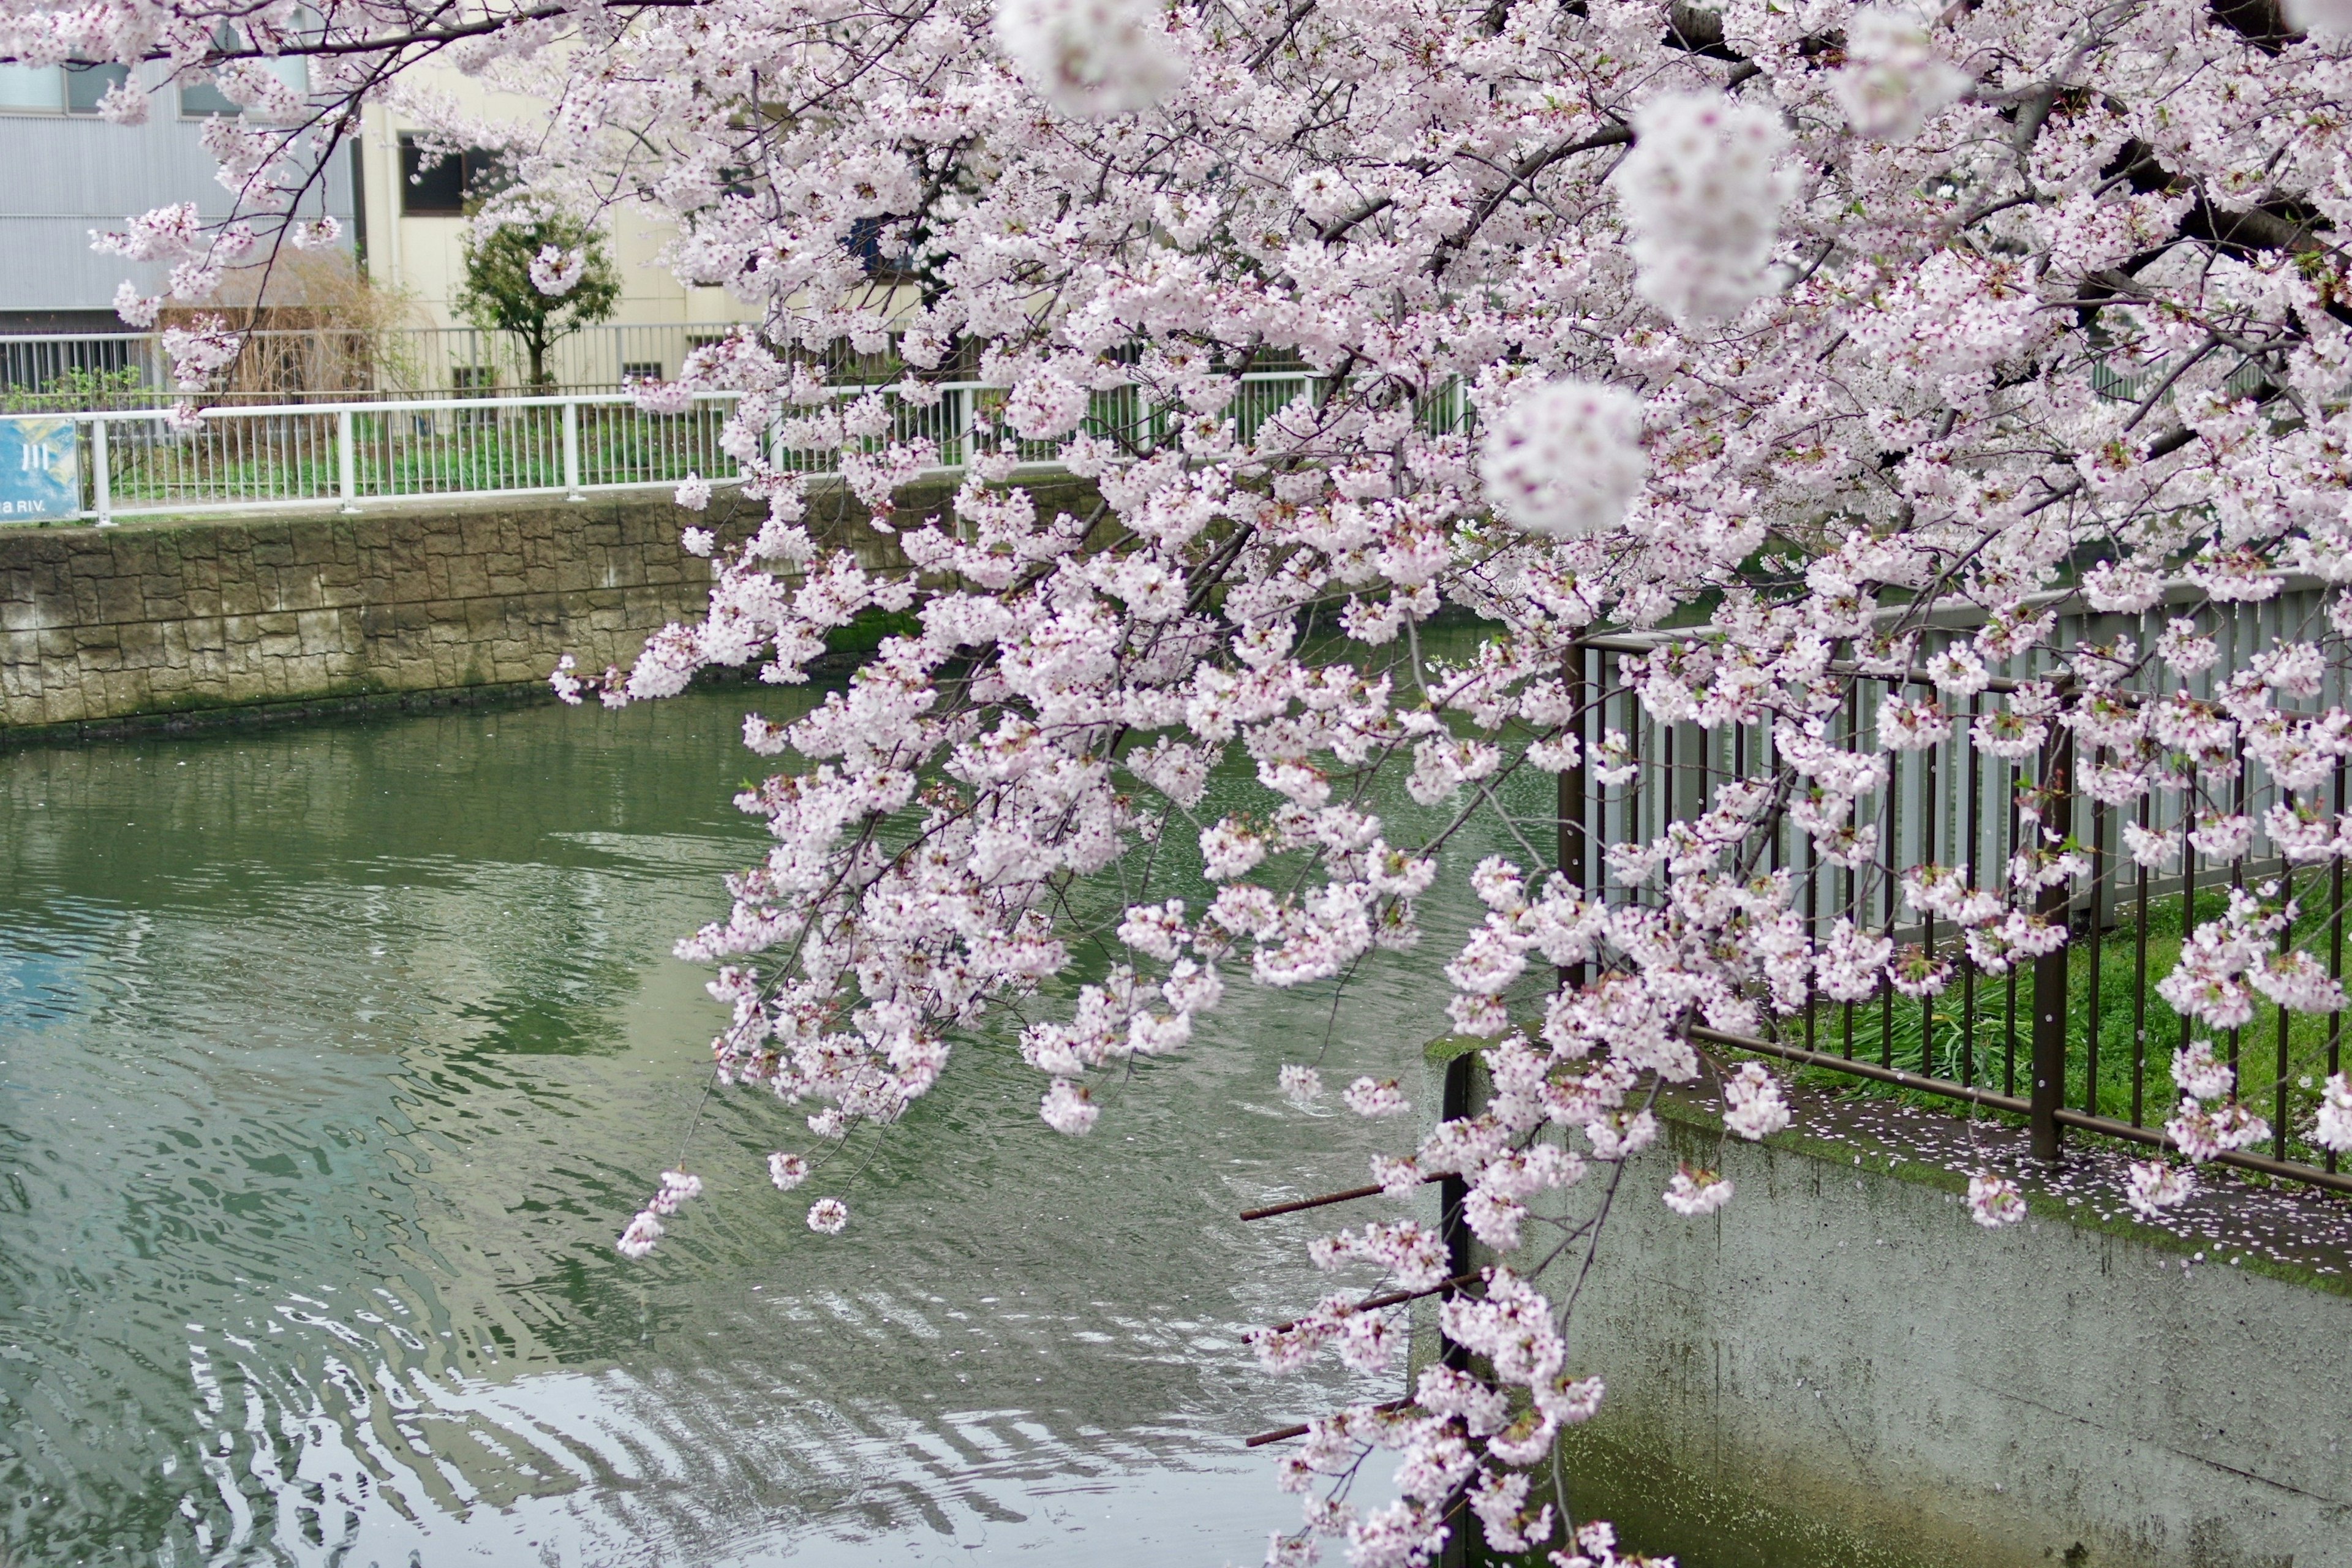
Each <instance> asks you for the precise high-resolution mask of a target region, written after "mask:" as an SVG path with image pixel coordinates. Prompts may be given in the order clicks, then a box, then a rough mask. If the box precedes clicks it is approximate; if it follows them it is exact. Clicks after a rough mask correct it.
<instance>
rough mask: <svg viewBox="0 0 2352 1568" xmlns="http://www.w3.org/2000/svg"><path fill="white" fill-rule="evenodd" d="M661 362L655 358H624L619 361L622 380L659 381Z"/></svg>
mask: <svg viewBox="0 0 2352 1568" xmlns="http://www.w3.org/2000/svg"><path fill="white" fill-rule="evenodd" d="M661 378H662V362H661V361H659V360H657V359H625V360H623V361H622V362H621V379H622V380H623V381H659V380H660V379H661Z"/></svg>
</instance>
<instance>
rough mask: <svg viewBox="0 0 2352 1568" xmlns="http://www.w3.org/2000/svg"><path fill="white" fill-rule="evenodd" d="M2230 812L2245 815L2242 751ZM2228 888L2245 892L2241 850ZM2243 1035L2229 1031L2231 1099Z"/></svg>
mask: <svg viewBox="0 0 2352 1568" xmlns="http://www.w3.org/2000/svg"><path fill="white" fill-rule="evenodd" d="M2230 810H2231V813H2232V814H2233V815H2235V816H2244V815H2245V814H2246V753H2245V752H2243V751H2241V752H2239V753H2238V771H2237V784H2236V785H2235V787H2234V788H2233V789H2232V790H2231V795H2230ZM2249 847H2251V840H2249ZM2230 887H2231V889H2232V890H2233V891H2237V892H2243V891H2244V890H2245V888H2246V857H2245V853H2244V851H2242V850H2241V851H2240V852H2239V853H2238V854H2237V855H2236V856H2235V857H2233V858H2231V861H2230ZM2188 934H2189V933H2188V932H2186V931H2183V932H2182V933H2181V935H2182V937H2183V938H2184V939H2185V938H2186V937H2187V936H2188ZM2243 1033H2244V1031H2243V1030H2242V1029H2231V1031H2230V1082H2231V1088H2232V1095H2233V1098H2234V1093H2235V1090H2236V1089H2238V1088H2240V1087H2242V1085H2243V1084H2244V1083H2245V1079H2242V1078H2241V1077H2239V1076H2238V1039H2239V1037H2240V1036H2241V1035H2242V1034H2243Z"/></svg>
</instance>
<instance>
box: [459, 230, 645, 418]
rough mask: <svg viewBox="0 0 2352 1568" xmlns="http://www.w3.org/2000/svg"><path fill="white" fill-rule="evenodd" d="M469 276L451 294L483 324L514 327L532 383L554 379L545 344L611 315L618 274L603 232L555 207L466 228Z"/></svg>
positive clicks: (461, 311)
mask: <svg viewBox="0 0 2352 1568" xmlns="http://www.w3.org/2000/svg"><path fill="white" fill-rule="evenodd" d="M465 258H466V280H465V282H464V283H463V284H462V285H461V286H460V287H459V288H458V290H457V296H456V298H455V300H453V301H452V302H453V303H454V304H455V305H456V306H457V311H458V313H459V314H461V315H463V316H464V317H465V318H466V319H467V321H471V322H473V323H474V324H475V325H476V326H478V327H480V328H482V329H483V330H484V331H500V332H512V333H513V334H514V335H515V336H516V337H518V338H520V339H521V340H522V347H523V353H524V354H525V356H526V357H527V358H528V359H529V360H530V385H531V386H533V387H534V388H537V387H545V386H551V385H552V384H554V377H553V376H551V374H549V372H548V369H547V351H548V350H549V349H550V348H551V347H553V346H554V345H555V344H557V343H559V342H562V341H563V340H564V339H565V338H568V337H570V336H571V335H572V333H574V332H576V331H579V330H580V329H581V328H583V327H586V326H593V325H594V324H595V323H596V322H598V321H609V320H610V319H611V318H612V314H613V311H614V308H615V307H616V306H617V305H619V303H620V301H621V278H620V274H619V273H618V272H617V271H615V270H614V267H613V258H612V257H611V256H610V255H609V254H608V253H607V252H606V251H605V248H604V236H602V235H600V234H598V233H597V232H596V231H595V229H593V227H591V226H589V225H588V224H586V223H584V222H583V221H582V220H581V219H579V218H576V217H572V216H569V215H566V214H562V213H552V214H547V215H543V216H535V217H530V218H507V219H505V220H503V221H500V222H499V224H498V225H497V226H495V227H492V228H490V229H488V231H487V232H484V231H481V230H477V231H476V232H474V233H472V234H470V235H468V236H467V239H466V245H465Z"/></svg>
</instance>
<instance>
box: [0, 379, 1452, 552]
mask: <svg viewBox="0 0 2352 1568" xmlns="http://www.w3.org/2000/svg"><path fill="white" fill-rule="evenodd" d="M1315 389H1316V383H1315V382H1314V380H1313V378H1311V377H1309V376H1307V375H1306V374H1299V373H1292V372H1259V373H1255V374H1250V375H1246V376H1244V377H1243V378H1242V381H1241V385H1240V386H1239V388H1238V390H1237V392H1236V395H1235V396H1234V401H1233V402H1232V404H1231V405H1229V406H1228V407H1227V408H1226V409H1225V410H1224V411H1223V414H1222V415H1221V416H1220V417H1221V418H1223V419H1227V420H1230V421H1232V423H1233V424H1234V427H1235V434H1236V436H1237V437H1238V438H1239V439H1240V440H1243V441H1248V440H1250V439H1252V438H1254V437H1255V436H1256V435H1257V433H1258V431H1259V429H1260V428H1261V427H1262V426H1264V425H1265V422H1266V421H1267V420H1268V419H1269V418H1272V417H1273V416H1275V415H1276V413H1278V412H1279V411H1280V410H1281V409H1282V408H1283V407H1285V406H1286V405H1289V404H1290V403H1292V402H1293V401H1295V400H1296V399H1297V398H1299V397H1302V396H1311V395H1313V394H1314V392H1315ZM1005 395H1006V394H1005V389H1004V388H1002V387H997V386H989V385H983V384H978V383H973V382H950V383H946V384H933V385H930V386H927V387H925V388H923V389H922V392H921V393H920V394H919V396H917V397H913V398H910V397H908V396H906V395H903V394H902V393H901V391H900V389H899V387H898V385H895V384H894V385H891V386H880V387H877V386H855V385H853V386H844V387H839V388H836V389H835V396H836V405H835V408H834V409H833V410H829V411H827V410H809V409H800V408H795V409H792V410H789V411H787V412H785V413H782V414H780V415H779V416H778V417H777V418H775V419H774V420H772V421H771V422H770V424H769V425H768V426H767V427H766V428H765V429H764V430H763V431H762V432H761V435H760V438H759V447H760V454H761V457H762V458H765V459H766V460H768V461H770V462H772V463H773V464H775V465H776V466H777V467H779V468H784V469H786V470H788V471H792V472H798V473H805V474H812V475H814V474H831V473H837V472H839V471H840V470H841V469H842V468H843V466H844V462H845V458H846V459H847V460H850V461H855V460H856V459H857V458H860V457H872V456H877V455H879V454H881V453H882V452H884V451H886V450H887V449H889V448H890V447H894V446H896V447H900V448H902V449H904V450H908V451H911V452H912V453H913V455H914V456H915V458H916V459H917V468H918V470H919V472H920V473H922V474H925V475H930V476H938V475H951V474H955V473H959V472H961V471H962V470H963V469H964V468H966V467H967V466H968V465H969V464H970V462H971V460H972V458H973V456H974V455H975V453H976V452H980V451H997V452H1003V453H1010V454H1012V455H1013V457H1014V458H1016V459H1017V460H1018V461H1019V462H1021V463H1023V464H1028V465H1038V464H1048V463H1051V462H1053V461H1055V458H1057V456H1058V454H1059V452H1060V448H1061V443H1060V442H1059V441H1058V440H1052V441H1026V440H1022V439H1020V438H1019V437H1016V436H1015V435H1014V434H1013V432H1012V431H1011V430H1010V429H1009V428H1007V427H1006V426H1005V425H1004V422H1003V405H1004V399H1005ZM737 397H738V395H736V394H733V393H707V394H700V395H697V396H695V397H694V398H693V399H692V401H691V402H690V403H689V404H688V406H687V407H686V408H684V409H683V410H682V411H680V412H677V413H660V414H656V413H647V412H646V411H644V410H642V409H640V408H638V407H637V406H636V405H635V402H634V401H633V400H632V399H631V398H630V397H629V396H628V395H624V394H614V393H590V394H564V395H553V396H539V397H434V398H408V399H386V400H367V401H353V402H343V403H310V404H278V405H220V406H209V407H207V408H205V411H204V421H203V425H202V427H201V428H198V429H193V430H186V429H180V428H175V427H174V426H173V423H172V421H171V418H170V416H169V415H168V414H167V412H166V411H164V410H163V409H158V408H152V407H150V408H138V409H123V410H100V411H81V412H74V413H58V414H48V415H40V414H34V415H15V416H5V415H0V444H5V443H6V442H7V441H9V440H14V441H15V442H16V447H12V448H10V449H11V450H18V449H21V454H31V453H34V452H36V451H37V452H39V453H40V454H41V456H40V457H39V458H38V459H37V460H36V459H35V458H33V457H31V456H21V455H20V458H19V459H16V460H12V463H7V464H0V468H5V469H6V470H7V471H4V472H0V522H6V521H16V522H27V521H72V520H80V521H96V522H98V523H100V525H105V524H109V523H111V522H112V521H114V520H116V519H117V518H122V517H136V516H157V515H183V514H195V513H204V512H214V511H243V510H257V509H273V508H305V507H321V506H340V507H341V508H344V509H346V510H351V509H357V508H359V507H362V506H364V505H367V504H370V503H375V502H387V501H407V500H428V499H430V500H468V499H479V498H488V497H497V496H520V495H561V496H566V497H570V498H574V499H577V498H581V497H584V496H586V495H589V494H592V493H595V492H604V491H622V490H632V489H660V488H666V487H670V486H675V485H677V483H679V482H680V481H681V480H684V479H687V478H688V476H689V475H699V476H700V477H701V478H702V479H706V480H708V481H709V482H710V483H711V484H712V485H714V486H726V485H730V484H734V483H738V482H740V479H741V477H742V470H741V465H740V463H739V462H738V461H737V459H736V458H735V456H734V455H732V454H731V453H730V452H729V451H728V450H727V449H726V447H724V446H723V445H722V444H721V439H720V437H721V433H722V429H723V427H724V426H725V425H726V422H727V418H728V416H729V415H730V413H731V411H732V408H733V405H735V403H736V401H737ZM868 398H871V399H874V400H877V404H878V408H877V410H875V417H871V418H866V417H861V416H862V415H863V414H865V412H866V411H865V410H864V409H862V408H861V407H860V406H859V405H860V404H861V403H862V402H863V400H866V399H868ZM828 412H829V413H835V414H841V415H843V416H844V418H845V423H847V424H849V425H850V426H853V427H854V432H855V433H853V434H852V435H851V436H850V437H849V438H848V439H846V440H845V442H844V443H843V444H842V445H840V446H834V445H831V444H830V443H829V441H828V440H827V439H824V438H821V433H820V432H816V431H814V430H812V429H811V428H810V427H809V416H811V415H812V414H822V413H828ZM1461 413H1462V410H1461V405H1460V400H1459V398H1458V396H1457V395H1454V394H1453V393H1451V392H1449V393H1447V394H1446V395H1442V396H1440V397H1439V398H1436V399H1433V400H1432V402H1431V405H1430V406H1429V407H1428V408H1427V409H1425V410H1423V415H1424V417H1425V418H1427V419H1428V420H1429V421H1430V422H1431V423H1432V424H1433V426H1444V427H1450V426H1451V423H1452V422H1453V421H1454V420H1456V419H1458V418H1459V417H1461ZM1183 420H1184V416H1183V414H1182V411H1181V409H1178V408H1173V407H1166V406H1159V405H1150V404H1148V403H1147V402H1146V401H1145V400H1143V399H1142V398H1141V397H1140V396H1139V393H1138V391H1137V389H1136V388H1134V387H1131V386H1129V387H1118V388H1114V389H1111V390H1109V391H1107V392H1098V393H1096V394H1094V395H1092V399H1091V406H1090V408H1089V411H1088V414H1087V418H1086V421H1085V425H1084V428H1085V429H1087V431H1089V432H1090V433H1092V434H1095V435H1097V436H1100V437H1105V438H1108V439H1112V440H1116V441H1118V442H1119V443H1120V444H1122V445H1124V446H1127V447H1133V448H1140V449H1146V450H1149V449H1153V448H1157V447H1161V446H1164V445H1167V444H1170V443H1171V442H1173V441H1175V440H1176V439H1178V438H1179V437H1180V436H1181V426H1182V424H1183Z"/></svg>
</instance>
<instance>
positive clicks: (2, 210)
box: [0, 88, 352, 332]
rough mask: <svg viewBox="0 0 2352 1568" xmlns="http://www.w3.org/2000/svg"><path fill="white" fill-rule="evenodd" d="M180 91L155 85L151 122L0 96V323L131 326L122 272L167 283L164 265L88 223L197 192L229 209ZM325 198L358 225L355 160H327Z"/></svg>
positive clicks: (22, 327)
mask: <svg viewBox="0 0 2352 1568" xmlns="http://www.w3.org/2000/svg"><path fill="white" fill-rule="evenodd" d="M179 108H180V104H179V95H178V93H177V92H176V90H174V89H168V88H167V89H163V90H162V91H160V92H158V93H157V94H156V95H155V99H154V102H153V106H152V109H151V110H150V111H149V115H148V120H147V123H146V124H144V125H112V124H109V123H108V122H107V121H103V120H100V119H99V118H97V117H96V116H95V115H84V114H72V115H68V114H64V113H38V112H27V111H25V110H12V109H6V108H0V169H5V171H6V177H5V180H0V257H5V258H6V265H5V266H0V332H9V331H16V332H22V331H128V330H129V329H127V328H125V327H124V326H123V324H122V323H121V321H118V320H117V319H116V318H115V315H114V309H113V301H114V291H115V288H116V286H117V285H119V284H120V283H121V281H122V280H123V279H126V278H128V279H131V281H132V282H133V283H135V284H137V285H138V286H139V288H140V289H141V291H142V292H144V293H158V292H161V290H162V286H163V273H164V270H165V269H164V268H163V267H162V266H160V265H157V264H155V263H152V262H149V263H134V262H129V261H125V260H124V259H123V258H121V257H118V256H104V255H100V253H98V252H97V251H94V250H92V249H91V248H90V244H89V241H90V231H91V230H93V229H100V230H103V229H119V228H121V226H122V225H123V220H124V219H125V218H127V217H129V216H131V215H132V214H134V213H142V212H146V211H148V210H150V209H152V208H154V207H159V206H163V205H168V204H170V203H173V202H184V201H193V202H194V203H195V204H196V208H197V210H198V211H199V212H201V213H202V214H204V215H205V216H206V217H209V218H219V217H225V216H227V213H228V209H229V195H228V193H227V192H226V191H225V190H223V189H222V188H221V185H220V182H219V181H218V180H216V179H215V178H214V167H215V166H214V163H213V160H212V156H211V154H209V153H206V152H205V147H204V142H203V134H204V121H202V120H201V119H195V118H189V117H185V116H183V115H182V114H181V113H179V112H178V110H179ZM326 184H327V188H326V192H325V200H324V206H323V208H322V207H321V206H320V202H319V198H317V197H313V198H311V200H310V202H308V203H306V204H305V208H304V210H305V213H306V215H308V216H316V215H317V214H318V213H320V211H321V210H323V211H327V212H331V213H333V214H334V215H335V216H338V217H340V218H341V219H342V220H343V224H344V228H345V232H346V234H347V235H348V234H349V233H350V230H351V216H352V184H351V162H350V160H349V159H348V158H346V157H343V156H341V154H338V155H337V156H335V157H334V158H333V159H331V161H330V168H329V170H328V177H327V182H326Z"/></svg>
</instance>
